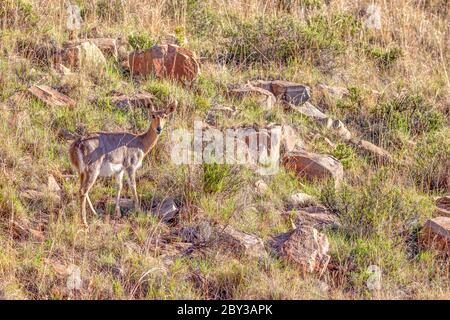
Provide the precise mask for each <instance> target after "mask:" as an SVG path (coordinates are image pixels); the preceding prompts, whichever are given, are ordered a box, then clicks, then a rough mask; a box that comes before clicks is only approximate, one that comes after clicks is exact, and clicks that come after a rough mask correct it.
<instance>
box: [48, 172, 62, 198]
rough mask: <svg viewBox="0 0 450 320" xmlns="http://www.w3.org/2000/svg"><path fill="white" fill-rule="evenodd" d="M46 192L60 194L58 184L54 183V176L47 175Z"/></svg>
mask: <svg viewBox="0 0 450 320" xmlns="http://www.w3.org/2000/svg"><path fill="white" fill-rule="evenodd" d="M47 190H48V191H49V192H53V193H57V194H60V193H61V192H62V190H61V187H60V186H59V184H58V182H56V179H55V177H54V176H52V175H49V176H48V179H47Z"/></svg>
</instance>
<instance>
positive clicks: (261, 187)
mask: <svg viewBox="0 0 450 320" xmlns="http://www.w3.org/2000/svg"><path fill="white" fill-rule="evenodd" d="M255 187H256V190H257V191H258V193H259V194H260V195H264V194H266V193H267V191H269V186H268V185H267V183H265V182H264V180H258V181H256V182H255Z"/></svg>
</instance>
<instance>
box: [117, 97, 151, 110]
mask: <svg viewBox="0 0 450 320" xmlns="http://www.w3.org/2000/svg"><path fill="white" fill-rule="evenodd" d="M154 99H155V96H154V95H152V94H150V93H136V94H132V95H117V96H114V97H112V98H111V104H112V105H114V106H115V107H117V108H119V109H128V108H130V107H138V108H153V106H154V104H153V101H154Z"/></svg>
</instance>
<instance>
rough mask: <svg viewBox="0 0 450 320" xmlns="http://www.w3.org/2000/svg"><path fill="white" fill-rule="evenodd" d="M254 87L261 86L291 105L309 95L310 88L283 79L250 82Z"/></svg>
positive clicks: (299, 103)
mask: <svg viewBox="0 0 450 320" xmlns="http://www.w3.org/2000/svg"><path fill="white" fill-rule="evenodd" d="M252 84H253V85H254V86H256V87H260V88H263V89H265V90H267V91H270V92H272V93H273V94H274V95H275V97H276V98H277V99H280V100H281V101H284V102H287V103H291V104H293V105H301V104H303V103H305V102H306V101H308V100H309V98H310V97H311V95H310V90H309V88H308V87H307V86H304V85H301V84H298V83H293V82H289V81H284V80H274V81H264V80H257V81H254V82H252Z"/></svg>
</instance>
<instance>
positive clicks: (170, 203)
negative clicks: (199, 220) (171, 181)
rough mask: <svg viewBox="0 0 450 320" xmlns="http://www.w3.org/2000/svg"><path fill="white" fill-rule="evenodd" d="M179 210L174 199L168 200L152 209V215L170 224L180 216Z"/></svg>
mask: <svg viewBox="0 0 450 320" xmlns="http://www.w3.org/2000/svg"><path fill="white" fill-rule="evenodd" d="M178 212H179V209H178V207H177V205H176V204H175V201H174V199H173V198H168V199H165V200H164V201H162V202H161V203H160V204H158V205H156V206H154V207H153V208H152V209H151V213H152V214H154V215H156V216H157V217H159V218H160V219H161V220H162V221H163V222H166V223H169V222H171V221H172V220H174V219H175V218H177V216H178Z"/></svg>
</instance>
